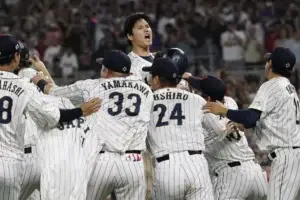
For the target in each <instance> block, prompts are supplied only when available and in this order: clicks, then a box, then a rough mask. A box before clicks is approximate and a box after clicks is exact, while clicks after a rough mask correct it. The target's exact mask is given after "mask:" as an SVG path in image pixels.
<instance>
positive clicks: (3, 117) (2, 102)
mask: <svg viewBox="0 0 300 200" xmlns="http://www.w3.org/2000/svg"><path fill="white" fill-rule="evenodd" d="M12 106H13V100H12V98H10V97H9V96H4V97H2V98H1V99H0V123H1V124H8V123H10V121H11V109H12Z"/></svg>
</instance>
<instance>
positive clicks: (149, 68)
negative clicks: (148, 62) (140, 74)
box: [142, 66, 152, 72]
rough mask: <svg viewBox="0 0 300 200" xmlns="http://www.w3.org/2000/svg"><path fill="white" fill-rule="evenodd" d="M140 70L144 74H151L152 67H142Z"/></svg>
mask: <svg viewBox="0 0 300 200" xmlns="http://www.w3.org/2000/svg"><path fill="white" fill-rule="evenodd" d="M142 70H143V71H144V72H152V67H151V66H150V67H143V68H142Z"/></svg>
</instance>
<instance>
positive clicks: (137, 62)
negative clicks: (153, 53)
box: [128, 52, 152, 83]
mask: <svg viewBox="0 0 300 200" xmlns="http://www.w3.org/2000/svg"><path fill="white" fill-rule="evenodd" d="M128 57H129V58H130V60H131V69H130V72H131V73H132V74H133V75H134V76H137V77H140V79H141V80H142V81H144V82H146V83H148V82H149V81H150V79H151V75H150V74H149V72H144V71H143V70H142V69H143V67H148V66H151V65H152V63H151V62H149V61H147V60H145V59H144V58H142V57H140V56H139V55H137V54H135V53H133V52H130V53H129V54H128Z"/></svg>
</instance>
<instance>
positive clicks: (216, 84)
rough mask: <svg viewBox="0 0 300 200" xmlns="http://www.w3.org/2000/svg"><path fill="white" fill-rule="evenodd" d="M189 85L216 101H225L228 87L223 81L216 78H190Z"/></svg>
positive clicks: (209, 76)
mask: <svg viewBox="0 0 300 200" xmlns="http://www.w3.org/2000/svg"><path fill="white" fill-rule="evenodd" d="M188 83H189V84H190V86H191V87H192V88H194V89H197V90H199V91H201V92H203V93H204V94H206V95H207V96H209V97H210V98H212V99H214V100H218V101H222V100H223V99H224V96H225V93H226V85H225V83H224V82H223V81H222V80H221V79H219V78H217V77H215V76H211V75H208V76H203V77H200V78H196V77H190V78H189V79H188Z"/></svg>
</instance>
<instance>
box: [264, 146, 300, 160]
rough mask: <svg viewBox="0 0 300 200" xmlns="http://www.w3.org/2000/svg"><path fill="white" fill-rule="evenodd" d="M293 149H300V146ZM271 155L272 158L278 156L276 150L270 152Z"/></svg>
mask: <svg viewBox="0 0 300 200" xmlns="http://www.w3.org/2000/svg"><path fill="white" fill-rule="evenodd" d="M292 149H300V147H292ZM269 156H270V157H271V158H272V159H274V158H276V157H277V155H276V153H275V151H273V152H271V153H270V154H269Z"/></svg>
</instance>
